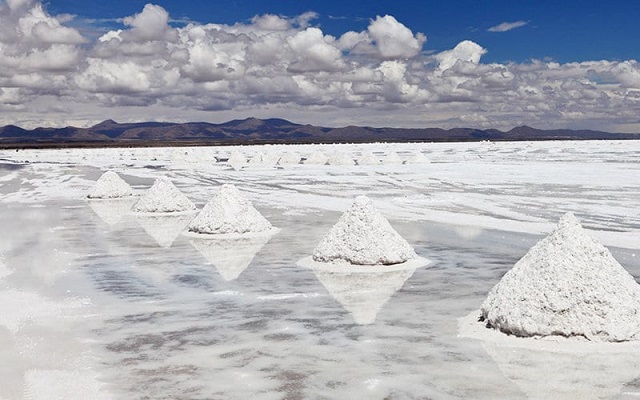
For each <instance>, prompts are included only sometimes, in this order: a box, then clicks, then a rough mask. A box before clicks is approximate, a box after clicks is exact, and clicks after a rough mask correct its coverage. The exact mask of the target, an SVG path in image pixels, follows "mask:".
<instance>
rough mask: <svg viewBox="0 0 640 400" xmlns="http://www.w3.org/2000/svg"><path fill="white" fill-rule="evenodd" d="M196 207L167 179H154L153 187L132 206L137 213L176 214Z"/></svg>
mask: <svg viewBox="0 0 640 400" xmlns="http://www.w3.org/2000/svg"><path fill="white" fill-rule="evenodd" d="M195 209H196V206H195V205H193V203H192V202H191V200H189V199H188V198H187V196H185V195H184V194H183V193H182V192H180V190H178V188H176V187H175V186H174V185H173V183H171V181H170V180H169V178H167V177H161V178H158V179H156V181H155V182H154V183H153V186H151V188H150V189H149V190H147V192H146V193H145V194H144V195H143V196H142V197H141V198H140V200H138V202H137V203H136V204H134V205H133V211H134V212H139V213H177V212H187V211H194V210H195Z"/></svg>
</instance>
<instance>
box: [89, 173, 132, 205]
mask: <svg viewBox="0 0 640 400" xmlns="http://www.w3.org/2000/svg"><path fill="white" fill-rule="evenodd" d="M129 196H133V190H132V189H131V186H129V184H128V183H127V182H125V181H124V180H123V179H122V178H120V176H119V175H118V174H117V173H115V172H113V171H107V172H105V173H104V174H102V176H100V178H99V179H98V180H97V181H96V184H95V186H94V187H93V189H92V190H91V192H89V194H88V195H87V198H89V199H117V198H122V197H129Z"/></svg>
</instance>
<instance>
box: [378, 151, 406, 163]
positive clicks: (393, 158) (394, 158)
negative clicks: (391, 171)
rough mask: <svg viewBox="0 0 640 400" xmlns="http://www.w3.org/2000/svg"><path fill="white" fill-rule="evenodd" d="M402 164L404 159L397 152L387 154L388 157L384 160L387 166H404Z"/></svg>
mask: <svg viewBox="0 0 640 400" xmlns="http://www.w3.org/2000/svg"><path fill="white" fill-rule="evenodd" d="M402 162H403V161H402V157H400V155H399V154H398V153H396V152H395V151H392V152H391V153H389V154H387V156H386V157H385V158H383V159H382V163H383V164H385V165H399V164H402Z"/></svg>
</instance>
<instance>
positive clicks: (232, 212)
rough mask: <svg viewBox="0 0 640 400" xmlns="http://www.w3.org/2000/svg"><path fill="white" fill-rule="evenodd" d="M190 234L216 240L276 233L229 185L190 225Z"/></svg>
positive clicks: (221, 189) (238, 192) (223, 188)
mask: <svg viewBox="0 0 640 400" xmlns="http://www.w3.org/2000/svg"><path fill="white" fill-rule="evenodd" d="M187 230H188V231H189V232H191V233H196V234H204V235H216V236H217V235H245V234H257V233H259V234H262V233H273V231H274V228H273V226H272V225H271V223H270V222H269V221H267V219H266V218H265V217H263V216H262V214H260V212H259V211H258V210H256V209H255V208H254V207H253V205H252V204H251V203H250V202H249V200H247V199H246V198H245V197H244V196H242V194H241V193H240V191H239V190H238V189H237V188H236V187H235V186H233V185H230V184H226V185H222V187H221V188H220V191H219V192H218V193H217V194H216V195H215V196H214V197H213V198H212V199H211V200H210V201H209V202H208V203H207V204H206V205H205V206H204V208H203V209H202V211H200V213H199V214H198V215H197V216H196V217H195V218H194V219H193V221H191V223H190V224H189V226H188V228H187Z"/></svg>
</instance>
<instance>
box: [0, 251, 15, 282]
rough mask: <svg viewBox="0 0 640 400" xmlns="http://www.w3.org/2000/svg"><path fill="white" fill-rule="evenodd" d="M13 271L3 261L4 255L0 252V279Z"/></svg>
mask: <svg viewBox="0 0 640 400" xmlns="http://www.w3.org/2000/svg"><path fill="white" fill-rule="evenodd" d="M12 273H13V271H12V270H10V269H9V267H7V266H6V265H5V263H4V256H3V255H2V254H1V253H0V279H2V278H4V277H5V276H9V275H11V274H12Z"/></svg>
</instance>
